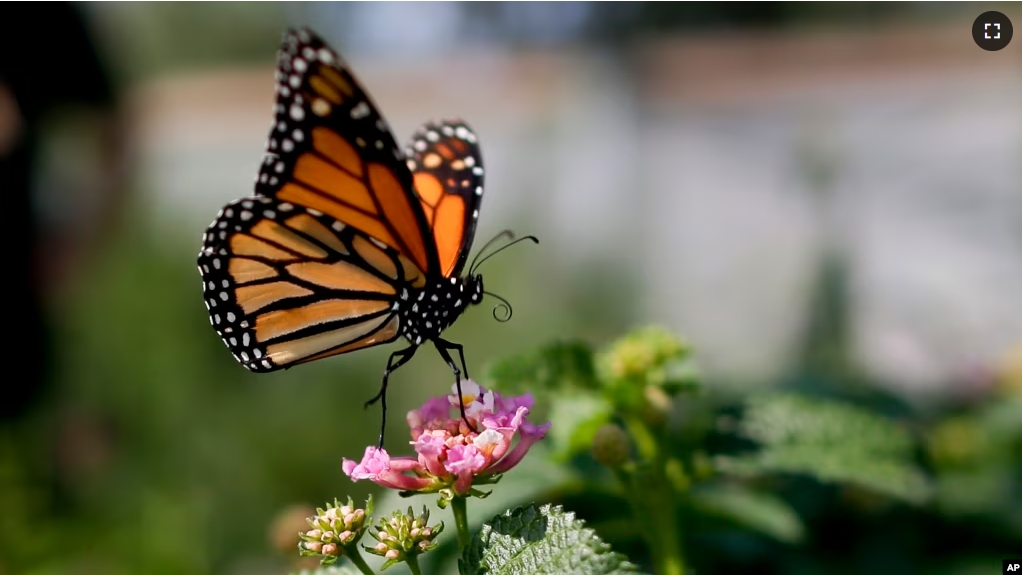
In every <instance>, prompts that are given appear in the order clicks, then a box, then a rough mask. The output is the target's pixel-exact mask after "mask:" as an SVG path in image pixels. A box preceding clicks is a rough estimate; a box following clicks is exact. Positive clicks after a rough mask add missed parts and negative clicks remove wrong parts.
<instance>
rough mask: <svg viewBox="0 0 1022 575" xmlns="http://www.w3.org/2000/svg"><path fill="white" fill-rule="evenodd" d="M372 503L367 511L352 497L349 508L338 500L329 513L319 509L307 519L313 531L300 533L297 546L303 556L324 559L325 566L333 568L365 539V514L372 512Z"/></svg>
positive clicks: (330, 507) (329, 507)
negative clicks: (361, 539) (362, 538)
mask: <svg viewBox="0 0 1022 575" xmlns="http://www.w3.org/2000/svg"><path fill="white" fill-rule="evenodd" d="M372 505H373V504H372V500H371V499H370V501H369V502H368V503H367V509H368V511H365V510H362V509H355V507H354V504H353V503H352V501H351V498H350V497H349V498H348V503H347V504H346V505H341V504H340V502H338V501H337V500H336V499H335V500H334V504H333V505H327V508H326V510H325V511H324V510H323V509H316V515H315V516H313V517H309V518H308V519H307V521H308V523H309V527H310V528H311V529H309V530H307V531H303V532H302V533H299V537H300V538H301V542H300V543H299V544H298V549H299V552H300V553H301V554H302V556H310V555H311V556H322V557H323V564H324V565H330V564H332V563H333V562H335V561H337V558H338V557H340V556H341V555H343V554H344V552H345V548H347V547H350V546H352V545H354V544H355V543H357V542H358V540H359V539H360V538H361V537H362V529H363V527H364V524H365V520H366V514H367V512H368V513H372Z"/></svg>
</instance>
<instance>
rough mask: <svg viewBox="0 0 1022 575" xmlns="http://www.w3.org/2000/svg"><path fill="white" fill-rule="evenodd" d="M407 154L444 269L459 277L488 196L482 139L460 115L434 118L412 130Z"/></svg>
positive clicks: (442, 268)
mask: <svg viewBox="0 0 1022 575" xmlns="http://www.w3.org/2000/svg"><path fill="white" fill-rule="evenodd" d="M405 154H406V155H407V156H408V161H407V164H408V169H409V170H410V171H411V172H412V179H413V181H414V182H415V192H416V194H418V197H419V201H420V202H421V203H422V209H423V212H424V213H425V215H426V221H427V222H428V223H429V229H430V232H431V234H432V236H433V241H434V243H435V244H436V248H437V255H438V257H439V260H440V272H441V274H443V276H444V277H456V276H458V275H460V273H461V269H462V267H464V265H465V261H466V260H467V258H468V253H469V250H470V249H471V248H472V240H473V238H474V237H475V231H476V222H477V221H478V220H479V206H480V205H481V203H482V199H483V158H482V153H481V152H480V150H479V143H478V139H477V138H476V135H475V132H473V131H472V129H471V128H469V127H468V125H467V124H465V123H464V122H462V121H460V120H454V121H445V122H442V123H428V124H426V125H424V126H423V127H422V128H420V129H419V131H418V132H416V133H415V134H414V135H413V136H412V139H411V142H410V143H409V145H408V148H406V150H405Z"/></svg>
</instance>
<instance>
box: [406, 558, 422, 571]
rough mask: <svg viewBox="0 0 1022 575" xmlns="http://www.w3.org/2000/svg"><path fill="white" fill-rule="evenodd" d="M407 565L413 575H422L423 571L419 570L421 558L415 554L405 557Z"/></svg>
mask: <svg viewBox="0 0 1022 575" xmlns="http://www.w3.org/2000/svg"><path fill="white" fill-rule="evenodd" d="M405 563H407V564H408V570H409V571H411V572H412V575H422V570H421V569H419V556H418V555H416V554H414V553H409V554H408V555H405Z"/></svg>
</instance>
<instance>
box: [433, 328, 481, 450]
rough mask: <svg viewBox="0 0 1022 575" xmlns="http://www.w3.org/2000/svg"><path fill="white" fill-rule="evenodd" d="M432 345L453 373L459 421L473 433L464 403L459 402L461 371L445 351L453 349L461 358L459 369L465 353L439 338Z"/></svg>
mask: <svg viewBox="0 0 1022 575" xmlns="http://www.w3.org/2000/svg"><path fill="white" fill-rule="evenodd" d="M433 345H434V346H435V347H436V350H437V351H438V352H440V357H442V358H443V359H444V361H445V362H447V365H448V366H450V368H451V371H453V372H454V385H455V387H457V389H458V406H459V407H460V408H461V419H462V420H464V421H465V424H466V425H468V428H469V429H471V430H472V431H475V426H473V425H472V422H470V421H469V420H468V416H467V415H465V402H464V401H461V397H462V393H461V373H462V372H461V370H459V369H458V365H457V364H456V363H454V359H453V358H451V354H450V353H449V352H448V351H447V350H449V349H453V350H456V351H457V352H458V355H459V356H460V357H461V367H462V368H463V369H464V368H465V352H464V350H463V348H462V346H461V344H458V343H451V342H449V341H447V340H443V339H440V338H436V339H434V340H433ZM465 372H466V373H465V377H468V373H467V372H468V370H467V369H465Z"/></svg>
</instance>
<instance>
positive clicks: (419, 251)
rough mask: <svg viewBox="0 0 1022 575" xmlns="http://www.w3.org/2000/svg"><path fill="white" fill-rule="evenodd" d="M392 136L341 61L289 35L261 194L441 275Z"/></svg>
mask: <svg viewBox="0 0 1022 575" xmlns="http://www.w3.org/2000/svg"><path fill="white" fill-rule="evenodd" d="M405 160H406V158H405V157H404V154H403V153H402V152H401V150H400V149H398V147H397V144H396V142H395V140H394V136H393V134H392V133H391V131H390V128H389V127H388V126H387V124H386V122H385V120H384V119H383V117H382V115H381V114H380V113H379V112H378V111H377V108H376V106H375V105H374V104H373V102H372V101H371V100H370V98H369V96H368V95H367V94H366V92H365V90H364V89H363V88H362V87H361V86H360V85H359V83H358V82H357V81H356V80H355V78H354V76H353V75H352V74H351V72H350V70H349V69H348V67H347V66H346V65H345V64H344V63H343V62H342V61H341V59H340V58H339V57H338V56H337V54H336V53H335V52H334V51H333V50H331V49H330V48H329V47H328V46H326V44H325V43H324V42H323V41H322V40H320V39H319V38H318V37H316V36H315V35H313V34H312V33H311V32H309V31H308V30H299V31H293V32H288V33H287V34H286V35H285V38H284V43H283V46H282V47H281V50H280V53H279V55H278V62H277V101H276V104H275V119H274V125H273V127H272V128H271V130H270V136H269V141H268V142H267V154H266V158H265V159H264V161H263V165H262V167H261V169H260V173H259V175H258V177H257V181H256V194H258V195H264V196H270V197H274V198H277V199H279V200H281V201H287V202H292V203H295V204H298V205H303V206H307V207H311V208H314V209H316V210H319V211H321V212H323V213H325V214H327V215H329V216H331V217H333V218H335V219H337V220H339V221H343V222H345V223H346V224H347V225H350V226H352V227H355V228H357V229H359V230H361V231H362V232H364V233H365V234H367V235H369V236H371V237H374V238H376V239H378V240H379V241H381V242H383V243H384V244H386V245H388V246H390V247H392V248H394V249H396V250H398V251H399V252H400V253H402V254H403V255H405V257H407V258H408V259H409V260H411V261H412V262H414V263H415V264H416V265H417V266H418V267H419V269H421V270H422V271H423V272H425V273H427V274H436V275H437V276H438V277H439V273H438V270H437V268H438V261H437V254H436V246H435V245H434V242H433V238H432V237H429V235H428V231H427V230H428V224H427V222H426V220H425V214H424V213H423V210H422V208H421V206H420V205H419V202H418V201H417V198H416V197H415V196H414V194H413V193H412V191H411V190H412V176H411V173H410V172H409V171H408V168H407V166H406V164H405Z"/></svg>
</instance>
